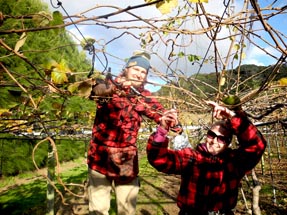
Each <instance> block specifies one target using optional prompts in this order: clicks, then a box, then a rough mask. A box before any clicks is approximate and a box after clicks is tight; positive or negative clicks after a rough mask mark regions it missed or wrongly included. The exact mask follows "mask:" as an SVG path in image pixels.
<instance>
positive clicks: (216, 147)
mask: <svg viewBox="0 0 287 215" xmlns="http://www.w3.org/2000/svg"><path fill="white" fill-rule="evenodd" d="M229 143H230V142H229V139H228V138H227V136H226V133H225V132H224V130H222V129H220V126H216V127H213V128H211V129H210V130H209V131H208V132H207V135H206V146H207V150H208V152H209V153H210V154H212V155H218V154H219V153H221V152H223V151H224V150H225V149H226V148H227V147H228V145H229Z"/></svg>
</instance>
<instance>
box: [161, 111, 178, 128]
mask: <svg viewBox="0 0 287 215" xmlns="http://www.w3.org/2000/svg"><path fill="white" fill-rule="evenodd" d="M177 124H178V119H177V111H176V110H175V109H171V110H167V111H165V112H164V113H163V115H162V117H161V118H160V126H161V127H163V128H164V129H166V130H168V129H169V128H170V127H174V126H175V125H177Z"/></svg>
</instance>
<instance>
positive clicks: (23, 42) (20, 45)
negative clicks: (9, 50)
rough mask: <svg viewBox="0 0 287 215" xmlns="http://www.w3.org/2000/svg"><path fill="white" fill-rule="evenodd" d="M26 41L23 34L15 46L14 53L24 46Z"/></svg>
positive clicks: (25, 36) (25, 35)
mask: <svg viewBox="0 0 287 215" xmlns="http://www.w3.org/2000/svg"><path fill="white" fill-rule="evenodd" d="M26 39H27V34H26V33H25V32H24V33H23V34H22V35H21V37H20V39H19V40H18V41H17V43H16V45H15V48H14V51H15V52H18V51H19V49H20V48H21V47H22V46H23V45H24V44H25V41H26Z"/></svg>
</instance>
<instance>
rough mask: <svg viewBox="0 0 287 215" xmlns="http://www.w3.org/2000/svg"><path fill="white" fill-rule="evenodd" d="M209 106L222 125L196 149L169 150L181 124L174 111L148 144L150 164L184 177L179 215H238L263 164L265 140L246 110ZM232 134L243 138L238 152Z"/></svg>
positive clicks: (217, 125) (208, 135)
mask: <svg viewBox="0 0 287 215" xmlns="http://www.w3.org/2000/svg"><path fill="white" fill-rule="evenodd" d="M207 103H208V104H209V105H211V106H212V107H213V114H214V117H215V118H217V119H220V120H219V121H217V122H215V123H214V124H213V125H212V126H211V128H210V130H209V131H208V132H207V137H206V141H205V143H202V144H199V145H198V146H197V147H196V149H191V148H186V149H182V150H171V149H169V148H168V138H167V137H166V135H167V133H168V129H169V126H168V125H169V124H170V122H175V121H176V120H177V118H176V116H175V115H174V113H173V112H170V113H169V115H166V116H163V117H162V118H161V125H160V126H159V127H158V128H157V131H156V132H155V133H154V134H152V135H151V136H150V138H149V140H148V145H147V154H148V160H149V162H150V164H151V165H152V166H153V167H155V168H156V169H157V170H158V171H161V172H164V173H168V174H178V175H181V185H180V190H179V193H178V197H177V205H178V207H179V208H180V212H179V215H217V214H218V215H220V214H221V215H230V214H233V212H232V209H234V208H235V206H236V203H237V196H238V189H239V186H240V181H241V179H242V178H243V177H244V175H245V174H246V173H248V172H249V171H250V170H252V169H253V168H254V167H255V166H256V164H257V163H258V162H259V161H260V158H261V156H262V154H263V152H264V150H265V147H266V141H265V139H264V137H263V136H262V134H261V133H260V132H259V130H257V128H256V127H255V126H254V125H253V124H252V123H251V122H250V121H249V119H248V118H247V116H246V114H245V113H244V112H243V111H240V112H238V113H235V112H233V111H231V110H229V109H227V108H226V107H224V106H220V105H218V104H217V103H215V102H211V101H210V102H207ZM232 135H236V136H237V139H238V142H239V147H238V148H237V149H231V148H230V147H228V146H229V144H230V143H231V141H232Z"/></svg>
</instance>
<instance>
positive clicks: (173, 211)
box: [57, 157, 287, 215]
mask: <svg viewBox="0 0 287 215" xmlns="http://www.w3.org/2000/svg"><path fill="white" fill-rule="evenodd" d="M265 165H266V167H265V170H264V174H262V166H261V165H258V166H257V169H256V174H257V177H258V179H259V181H260V183H261V186H262V189H261V191H260V203H259V206H260V209H261V213H262V215H287V177H286V175H287V157H284V159H282V160H280V161H278V160H277V159H274V161H273V163H272V164H271V165H272V167H273V168H270V166H269V168H268V165H267V164H265ZM147 169H148V168H147ZM248 179H249V180H251V177H248ZM140 181H141V189H140V192H139V196H138V204H137V213H136V214H137V215H177V214H178V208H177V206H176V196H177V192H178V190H179V183H180V178H179V177H178V176H174V175H166V174H163V173H158V172H149V170H146V171H143V172H142V173H141V175H140ZM248 184H252V183H251V181H246V180H243V181H242V190H244V196H243V194H242V192H240V193H239V201H238V204H237V207H236V210H235V215H243V214H251V213H250V209H251V203H250V202H251V200H252V190H251V188H250V187H249V186H248ZM78 194H80V195H81V194H82V195H83V194H84V190H83V189H81V190H79V192H78ZM244 197H245V199H246V202H245V201H244ZM65 198H66V201H67V203H68V205H63V204H61V203H58V207H59V208H58V210H57V215H87V214H88V205H87V201H86V200H85V199H84V198H77V197H73V196H71V195H69V194H68V193H67V194H66V195H65ZM111 204H112V205H113V204H114V203H113V200H112V203H111ZM111 214H115V213H111Z"/></svg>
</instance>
